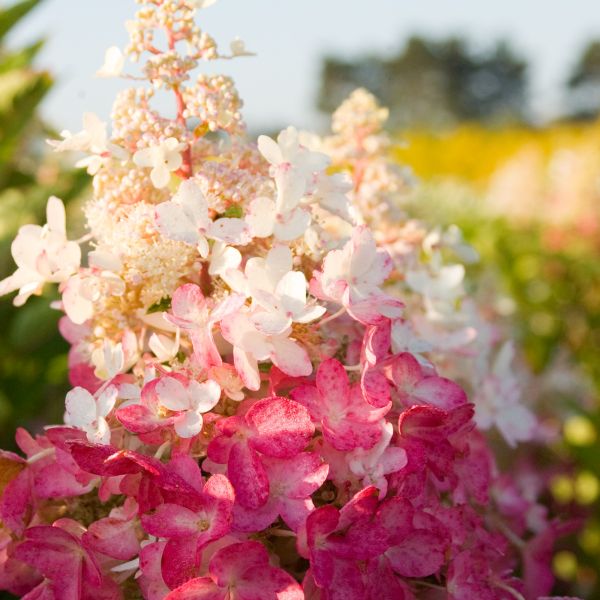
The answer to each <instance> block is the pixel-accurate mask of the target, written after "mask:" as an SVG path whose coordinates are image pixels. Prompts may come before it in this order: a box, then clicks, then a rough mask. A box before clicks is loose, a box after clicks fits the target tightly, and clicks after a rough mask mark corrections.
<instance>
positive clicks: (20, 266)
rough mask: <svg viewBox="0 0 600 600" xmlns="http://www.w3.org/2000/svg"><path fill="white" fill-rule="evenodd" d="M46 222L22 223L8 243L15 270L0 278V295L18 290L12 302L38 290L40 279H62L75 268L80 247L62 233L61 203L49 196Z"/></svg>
mask: <svg viewBox="0 0 600 600" xmlns="http://www.w3.org/2000/svg"><path fill="white" fill-rule="evenodd" d="M46 218H47V223H46V225H44V226H43V227H40V226H39V225H24V226H23V227H21V228H20V229H19V233H18V234H17V237H16V238H15V239H14V241H13V243H12V245H11V253H12V256H13V259H14V261H15V263H16V264H17V270H16V271H15V272H14V273H13V274H12V275H10V276H9V277H7V278H6V279H3V280H2V281H0V296H2V295H4V294H9V293H10V292H13V291H15V290H19V294H18V295H17V296H16V298H15V299H14V304H15V306H21V305H23V304H24V303H25V302H26V301H27V299H28V298H29V297H30V296H31V295H32V294H40V293H41V291H42V287H43V285H44V283H46V282H51V283H62V282H64V281H66V280H67V279H68V278H69V277H70V276H71V275H72V274H73V273H75V272H76V271H77V270H78V269H79V265H80V263H81V249H80V248H79V244H78V243H77V242H70V241H68V240H67V236H66V223H65V220H66V219H65V207H64V205H63V203H62V200H60V199H59V198H56V197H55V196H51V197H50V198H49V199H48V204H47V206H46Z"/></svg>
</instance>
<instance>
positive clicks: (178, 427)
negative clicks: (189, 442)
mask: <svg viewBox="0 0 600 600" xmlns="http://www.w3.org/2000/svg"><path fill="white" fill-rule="evenodd" d="M200 431H202V415H199V414H198V413H195V412H193V411H191V410H190V411H188V412H186V413H185V415H183V416H182V417H180V418H179V419H177V420H176V421H175V432H176V433H177V435H178V436H179V437H182V438H191V437H194V436H195V435H198V434H199V433H200Z"/></svg>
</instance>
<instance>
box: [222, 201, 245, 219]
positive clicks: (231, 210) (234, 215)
mask: <svg viewBox="0 0 600 600" xmlns="http://www.w3.org/2000/svg"><path fill="white" fill-rule="evenodd" d="M243 216H244V211H243V209H242V207H241V206H240V205H239V204H232V205H231V206H228V207H227V208H226V209H225V211H224V212H223V213H222V214H220V215H219V217H225V218H227V219H241V218H242V217H243Z"/></svg>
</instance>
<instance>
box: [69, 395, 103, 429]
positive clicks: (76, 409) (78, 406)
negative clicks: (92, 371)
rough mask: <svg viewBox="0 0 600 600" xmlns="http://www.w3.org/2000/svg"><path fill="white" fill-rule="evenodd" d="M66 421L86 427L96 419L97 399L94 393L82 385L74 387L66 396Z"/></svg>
mask: <svg viewBox="0 0 600 600" xmlns="http://www.w3.org/2000/svg"><path fill="white" fill-rule="evenodd" d="M65 408H66V410H67V412H66V414H65V423H67V425H73V426H74V427H84V426H85V425H89V424H90V423H92V422H93V421H95V420H96V401H95V400H94V397H93V396H92V394H90V393H89V392H88V391H87V390H86V389H84V388H82V387H76V388H73V389H72V390H71V391H69V392H68V393H67V396H66V398H65Z"/></svg>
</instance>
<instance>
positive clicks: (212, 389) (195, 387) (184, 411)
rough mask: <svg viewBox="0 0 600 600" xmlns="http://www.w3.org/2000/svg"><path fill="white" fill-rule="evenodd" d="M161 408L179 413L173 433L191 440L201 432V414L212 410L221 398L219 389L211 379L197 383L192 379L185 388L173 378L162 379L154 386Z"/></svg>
mask: <svg viewBox="0 0 600 600" xmlns="http://www.w3.org/2000/svg"><path fill="white" fill-rule="evenodd" d="M156 395H157V396H158V401H159V403H160V404H161V406H164V407H165V408H167V409H169V410H172V411H175V412H179V413H181V414H180V418H178V419H177V420H176V421H175V431H176V432H177V435H179V436H180V437H182V438H191V437H194V436H195V435H197V434H199V433H200V431H201V430H202V424H203V419H202V413H205V412H208V411H209V410H212V409H213V408H214V407H215V406H216V404H217V403H218V402H219V398H220V397H221V387H220V386H219V384H218V383H216V382H215V381H212V380H211V379H209V380H207V381H204V382H203V383H198V382H197V381H195V380H194V379H192V380H190V381H189V382H188V384H187V386H185V385H184V384H183V383H181V382H180V381H179V380H178V379H175V378H174V377H164V378H163V379H161V380H160V381H159V382H158V384H157V385H156Z"/></svg>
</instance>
